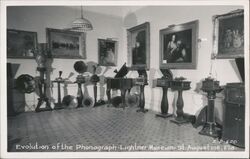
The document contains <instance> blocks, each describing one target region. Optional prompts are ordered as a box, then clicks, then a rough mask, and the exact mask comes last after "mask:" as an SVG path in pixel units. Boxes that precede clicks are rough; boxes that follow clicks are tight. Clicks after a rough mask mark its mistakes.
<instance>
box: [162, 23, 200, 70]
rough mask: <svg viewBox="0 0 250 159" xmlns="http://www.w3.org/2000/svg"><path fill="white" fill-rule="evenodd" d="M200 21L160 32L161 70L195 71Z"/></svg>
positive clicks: (174, 26) (171, 27)
mask: <svg viewBox="0 0 250 159" xmlns="http://www.w3.org/2000/svg"><path fill="white" fill-rule="evenodd" d="M198 25H199V21H198V20H196V21H191V22H188V23H183V24H179V25H171V26H169V27H168V28H165V29H162V30H160V62H159V63H160V68H167V69H170V68H171V69H195V68H196V63H197V40H198Z"/></svg>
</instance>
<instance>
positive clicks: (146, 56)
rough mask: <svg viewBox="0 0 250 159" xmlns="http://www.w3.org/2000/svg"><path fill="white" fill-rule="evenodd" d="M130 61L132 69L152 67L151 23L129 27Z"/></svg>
mask: <svg viewBox="0 0 250 159" xmlns="http://www.w3.org/2000/svg"><path fill="white" fill-rule="evenodd" d="M127 42H128V63H129V65H130V67H131V69H132V70H140V69H147V70H148V69H149V68H150V24H149V22H145V23H143V24H140V25H138V26H135V27H132V28H130V29H127Z"/></svg>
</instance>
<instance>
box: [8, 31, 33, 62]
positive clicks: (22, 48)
mask: <svg viewBox="0 0 250 159" xmlns="http://www.w3.org/2000/svg"><path fill="white" fill-rule="evenodd" d="M37 45H38V43H37V32H32V31H24V30H16V29H7V58H21V59H33V58H34V54H33V50H34V49H37Z"/></svg>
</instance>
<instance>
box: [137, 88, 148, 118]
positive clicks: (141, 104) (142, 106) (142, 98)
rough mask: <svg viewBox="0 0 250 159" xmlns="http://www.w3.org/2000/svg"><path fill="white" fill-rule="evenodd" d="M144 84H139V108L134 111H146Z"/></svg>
mask: <svg viewBox="0 0 250 159" xmlns="http://www.w3.org/2000/svg"><path fill="white" fill-rule="evenodd" d="M144 87H145V85H140V99H139V107H140V108H139V109H138V110H136V112H143V113H146V112H148V109H145V95H144Z"/></svg>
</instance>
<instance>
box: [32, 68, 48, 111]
mask: <svg viewBox="0 0 250 159" xmlns="http://www.w3.org/2000/svg"><path fill="white" fill-rule="evenodd" d="M37 71H39V72H40V79H39V82H38V89H39V96H40V97H39V98H38V103H37V106H36V109H35V111H36V112H41V111H51V110H52V108H51V106H50V102H49V98H48V97H47V95H46V89H47V84H46V82H45V79H44V75H45V72H46V68H41V67H38V68H37ZM44 102H45V103H46V105H45V108H40V107H41V106H42V104H43V103H44Z"/></svg>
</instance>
